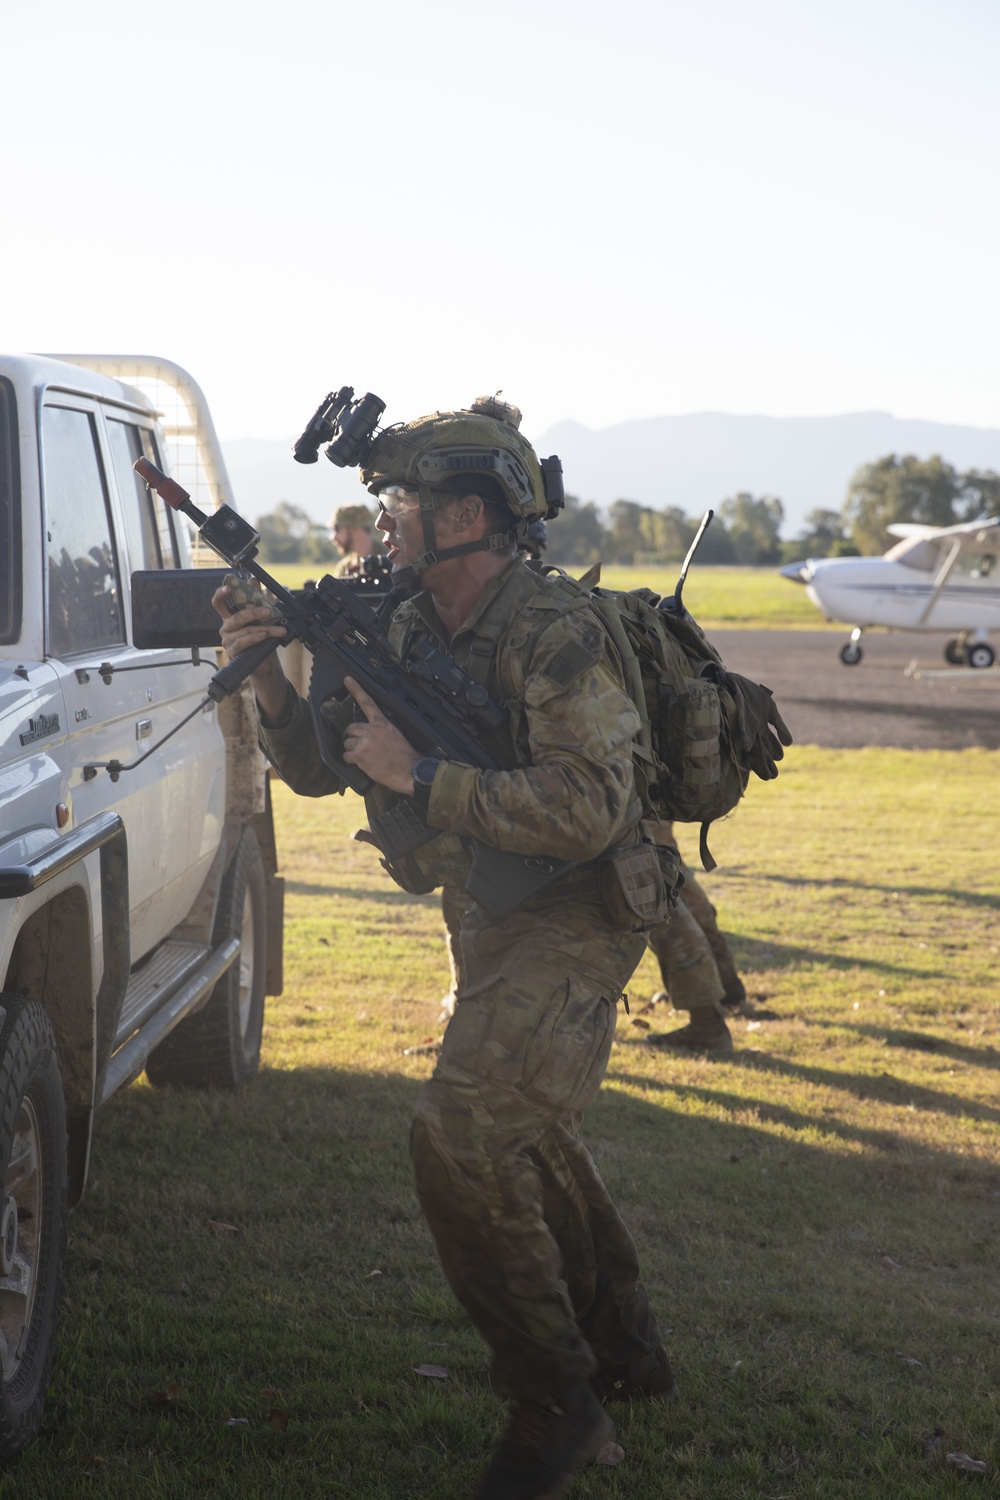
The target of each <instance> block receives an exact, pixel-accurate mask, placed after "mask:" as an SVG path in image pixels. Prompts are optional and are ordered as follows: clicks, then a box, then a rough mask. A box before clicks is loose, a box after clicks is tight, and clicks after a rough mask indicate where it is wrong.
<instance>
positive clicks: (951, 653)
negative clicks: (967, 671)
mask: <svg viewBox="0 0 1000 1500" xmlns="http://www.w3.org/2000/svg"><path fill="white" fill-rule="evenodd" d="M944 659H945V661H946V662H948V664H949V665H950V666H952V667H964V666H965V646H964V644H963V642H962V641H960V640H959V639H958V637H957V636H956V637H955V638H954V639H953V640H950V641H949V642H948V644H947V646H945V648H944Z"/></svg>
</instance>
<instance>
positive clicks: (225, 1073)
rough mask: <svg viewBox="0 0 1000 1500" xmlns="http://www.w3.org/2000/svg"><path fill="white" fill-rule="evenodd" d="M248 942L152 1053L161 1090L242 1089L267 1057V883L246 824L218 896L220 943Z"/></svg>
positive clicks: (151, 1069)
mask: <svg viewBox="0 0 1000 1500" xmlns="http://www.w3.org/2000/svg"><path fill="white" fill-rule="evenodd" d="M233 937H238V938H239V939H240V942H241V945H242V946H241V949H240V955H239V957H238V958H237V959H236V961H235V962H234V963H232V964H230V966H229V968H228V969H227V970H226V972H225V974H223V976H222V978H221V979H220V980H219V982H218V984H217V985H216V986H215V989H214V990H213V991H212V993H211V995H210V996H209V999H208V1002H207V1004H205V1005H204V1006H203V1007H202V1009H201V1010H199V1011H195V1013H194V1014H193V1015H191V1016H187V1017H185V1019H184V1020H183V1021H181V1022H180V1024H179V1025H178V1026H175V1027H174V1029H173V1031H172V1032H171V1033H170V1035H169V1036H167V1037H165V1038H164V1040H163V1041H162V1042H161V1043H160V1045H159V1046H158V1047H157V1048H156V1049H155V1051H153V1052H152V1053H150V1055H149V1057H148V1059H147V1060H146V1076H147V1077H148V1079H149V1081H150V1083H151V1084H152V1085H153V1086H154V1088H161V1087H163V1086H164V1085H168V1084H173V1085H175V1086H177V1087H179V1088H224V1089H234V1088H238V1087H239V1086H240V1084H241V1083H245V1082H246V1081H247V1079H248V1078H252V1077H253V1075H254V1073H256V1071H257V1066H258V1064H259V1062H260V1039H261V1033H262V1031H263V1029H264V986H265V982H266V975H267V886H266V883H265V879H264V864H263V861H262V859H261V856H260V846H259V845H258V843H257V835H256V834H255V833H254V831H253V829H252V828H244V829H243V832H242V833H241V834H240V841H239V843H238V845H237V846H236V853H235V854H234V855H233V857H232V860H231V861H230V864H229V868H228V870H227V871H226V874H225V878H224V879H223V882H222V889H221V891H220V893H219V909H218V912H217V914H216V918H215V932H214V934H213V944H214V945H215V946H216V947H217V946H219V945H220V944H222V943H224V942H227V941H228V940H229V939H230V938H233Z"/></svg>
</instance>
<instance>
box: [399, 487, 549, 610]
mask: <svg viewBox="0 0 1000 1500" xmlns="http://www.w3.org/2000/svg"><path fill="white" fill-rule="evenodd" d="M417 494H418V495H419V497H420V522H421V525H422V527H423V532H424V546H425V548H426V549H427V550H426V551H425V552H422V553H421V554H420V556H419V557H418V558H417V559H416V560H415V561H414V562H412V563H408V564H407V566H406V567H405V568H400V569H399V571H398V572H396V573H393V575H392V582H393V587H394V588H404V589H409V588H413V587H415V586H416V585H417V584H418V583H419V580H420V576H421V574H422V573H425V572H426V571H427V569H428V568H430V567H433V565H434V564H435V563H439V562H447V561H448V559H449V558H452V557H467V556H468V554H469V553H470V552H505V551H507V550H508V548H510V547H513V546H515V545H517V543H518V542H520V541H521V539H522V538H523V536H524V535H526V533H527V530H528V523H527V522H526V521H521V520H519V521H517V522H516V524H515V525H514V526H512V527H511V529H510V531H494V532H490V534H489V535H488V536H484V537H480V538H479V540H478V541H476V542H461V543H460V544H459V545H458V546H455V547H438V546H437V544H436V539H435V534H434V492H433V491H432V490H431V489H430V487H429V486H428V485H426V484H421V485H418V486H417Z"/></svg>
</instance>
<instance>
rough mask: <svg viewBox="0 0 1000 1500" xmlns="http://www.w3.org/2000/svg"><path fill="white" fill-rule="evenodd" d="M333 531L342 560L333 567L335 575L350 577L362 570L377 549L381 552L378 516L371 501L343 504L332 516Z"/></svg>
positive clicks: (331, 532)
mask: <svg viewBox="0 0 1000 1500" xmlns="http://www.w3.org/2000/svg"><path fill="white" fill-rule="evenodd" d="M330 535H331V537H332V539H333V541H334V544H335V545H336V546H337V547H338V548H339V550H340V562H339V563H337V565H336V567H335V568H334V569H333V576H334V578H350V577H351V575H352V574H354V573H360V572H361V571H362V566H361V565H362V563H363V561H364V559H365V558H366V557H371V556H372V554H373V553H381V552H382V551H383V550H384V549H383V547H382V543H381V542H380V541H378V540H376V537H375V519H374V517H373V515H372V513H371V511H370V510H369V509H368V507H367V505H342V506H340V508H339V509H338V510H336V511H334V513H333V516H332V518H331V520H330Z"/></svg>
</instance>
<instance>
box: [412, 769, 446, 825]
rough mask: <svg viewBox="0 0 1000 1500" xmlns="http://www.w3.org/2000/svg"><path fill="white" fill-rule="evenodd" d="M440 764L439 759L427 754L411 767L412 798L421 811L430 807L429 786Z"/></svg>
mask: <svg viewBox="0 0 1000 1500" xmlns="http://www.w3.org/2000/svg"><path fill="white" fill-rule="evenodd" d="M440 764H441V762H440V761H439V760H435V759H434V757H433V756H431V755H428V756H426V757H425V758H424V759H423V760H418V761H417V763H416V765H415V766H414V767H413V800H414V802H415V803H416V805H417V807H418V808H419V810H420V811H421V812H422V813H425V812H426V811H427V809H428V808H429V807H430V803H431V787H432V786H433V785H434V778H435V776H436V775H437V768H438V766H439V765H440Z"/></svg>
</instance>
